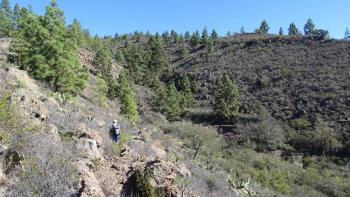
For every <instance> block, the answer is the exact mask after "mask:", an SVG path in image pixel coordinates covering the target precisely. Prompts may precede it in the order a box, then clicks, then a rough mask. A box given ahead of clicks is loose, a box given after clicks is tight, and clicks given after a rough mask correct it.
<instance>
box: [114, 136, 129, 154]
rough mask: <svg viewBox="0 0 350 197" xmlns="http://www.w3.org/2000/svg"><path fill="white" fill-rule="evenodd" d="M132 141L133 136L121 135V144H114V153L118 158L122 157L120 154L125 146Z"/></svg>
mask: <svg viewBox="0 0 350 197" xmlns="http://www.w3.org/2000/svg"><path fill="white" fill-rule="evenodd" d="M130 140H132V136H131V135H129V134H128V133H122V134H121V135H120V142H119V144H117V143H113V147H114V152H115V154H116V156H118V157H119V156H120V153H121V151H122V148H123V145H124V144H126V143H128V142H129V141H130Z"/></svg>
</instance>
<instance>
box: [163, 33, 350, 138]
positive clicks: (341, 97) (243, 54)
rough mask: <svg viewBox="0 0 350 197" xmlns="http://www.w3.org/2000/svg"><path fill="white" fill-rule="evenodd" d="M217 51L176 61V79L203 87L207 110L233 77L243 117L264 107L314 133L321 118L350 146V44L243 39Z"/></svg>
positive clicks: (221, 44) (219, 44)
mask: <svg viewBox="0 0 350 197" xmlns="http://www.w3.org/2000/svg"><path fill="white" fill-rule="evenodd" d="M178 48H179V46H176V47H175V48H173V47H171V48H168V51H169V53H171V54H174V51H178V50H179V49H178ZM216 48H217V49H216V50H215V52H214V53H212V54H208V53H207V50H206V48H203V49H201V48H199V49H198V50H196V51H194V52H193V53H190V55H189V56H188V57H186V58H184V59H179V58H178V56H173V63H174V67H175V73H176V74H175V75H179V76H182V75H185V74H186V75H189V76H190V78H191V79H193V80H195V81H196V82H198V87H199V90H198V92H197V94H196V96H197V98H199V100H200V101H202V102H203V106H204V108H206V107H210V104H209V103H210V102H211V101H212V100H213V95H214V93H215V81H216V79H218V78H219V77H220V76H221V75H222V74H223V73H227V74H229V75H230V76H231V77H232V78H233V79H234V80H235V81H236V83H237V84H238V86H239V88H240V89H241V91H242V94H243V96H244V98H243V99H242V102H243V103H244V104H243V105H242V107H241V113H242V114H247V115H252V116H253V115H255V114H259V106H263V107H264V108H266V109H267V110H268V112H269V114H271V116H272V117H274V118H275V119H277V120H279V121H281V122H283V123H285V124H286V125H291V123H292V122H293V120H300V119H303V120H306V121H308V122H310V127H314V126H315V122H316V118H321V119H323V120H324V121H326V122H327V123H328V124H329V125H330V126H331V127H332V128H334V129H335V130H336V131H337V132H339V133H340V134H341V135H342V136H343V140H344V142H345V141H347V140H349V137H350V136H349V135H350V134H349V129H350V128H349V121H348V118H349V112H350V103H349V100H350V99H349V81H348V76H349V68H350V67H349V65H350V59H349V55H350V52H349V49H350V42H347V41H338V40H316V39H311V38H305V37H280V36H259V35H242V36H240V35H238V36H232V37H228V38H223V39H219V40H218V41H217V46H216ZM205 103H206V104H205ZM209 122H210V121H209ZM214 122H215V121H214ZM212 123H213V122H212Z"/></svg>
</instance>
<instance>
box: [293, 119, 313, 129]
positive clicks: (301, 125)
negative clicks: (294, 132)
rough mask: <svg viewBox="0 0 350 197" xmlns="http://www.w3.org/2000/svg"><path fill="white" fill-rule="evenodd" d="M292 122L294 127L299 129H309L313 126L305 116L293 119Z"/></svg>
mask: <svg viewBox="0 0 350 197" xmlns="http://www.w3.org/2000/svg"><path fill="white" fill-rule="evenodd" d="M290 124H291V126H292V127H293V128H294V129H298V130H304V129H308V128H309V127H310V126H311V123H310V122H309V120H307V119H304V118H298V119H295V120H292V121H291V123H290Z"/></svg>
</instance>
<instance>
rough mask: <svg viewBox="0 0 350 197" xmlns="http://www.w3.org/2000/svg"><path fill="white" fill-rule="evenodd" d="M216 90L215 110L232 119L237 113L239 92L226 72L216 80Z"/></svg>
mask: <svg viewBox="0 0 350 197" xmlns="http://www.w3.org/2000/svg"><path fill="white" fill-rule="evenodd" d="M216 89H217V92H216V95H215V104H214V110H215V112H216V113H217V114H218V115H219V116H221V117H223V118H225V119H227V120H233V119H234V118H236V117H237V116H238V114H239V108H240V105H241V103H240V94H239V90H238V88H237V86H236V84H235V82H234V81H232V80H231V79H230V77H229V76H228V75H226V74H224V75H223V76H222V78H221V79H219V80H218V81H217V88H216Z"/></svg>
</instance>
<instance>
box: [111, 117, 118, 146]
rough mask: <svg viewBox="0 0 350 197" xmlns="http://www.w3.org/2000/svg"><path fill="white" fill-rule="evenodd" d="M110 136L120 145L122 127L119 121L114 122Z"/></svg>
mask: <svg viewBox="0 0 350 197" xmlns="http://www.w3.org/2000/svg"><path fill="white" fill-rule="evenodd" d="M109 134H110V136H111V137H112V139H113V140H114V141H115V142H117V143H118V144H119V142H120V126H119V125H118V121H117V120H113V123H112V126H111V127H110V129H109Z"/></svg>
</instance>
